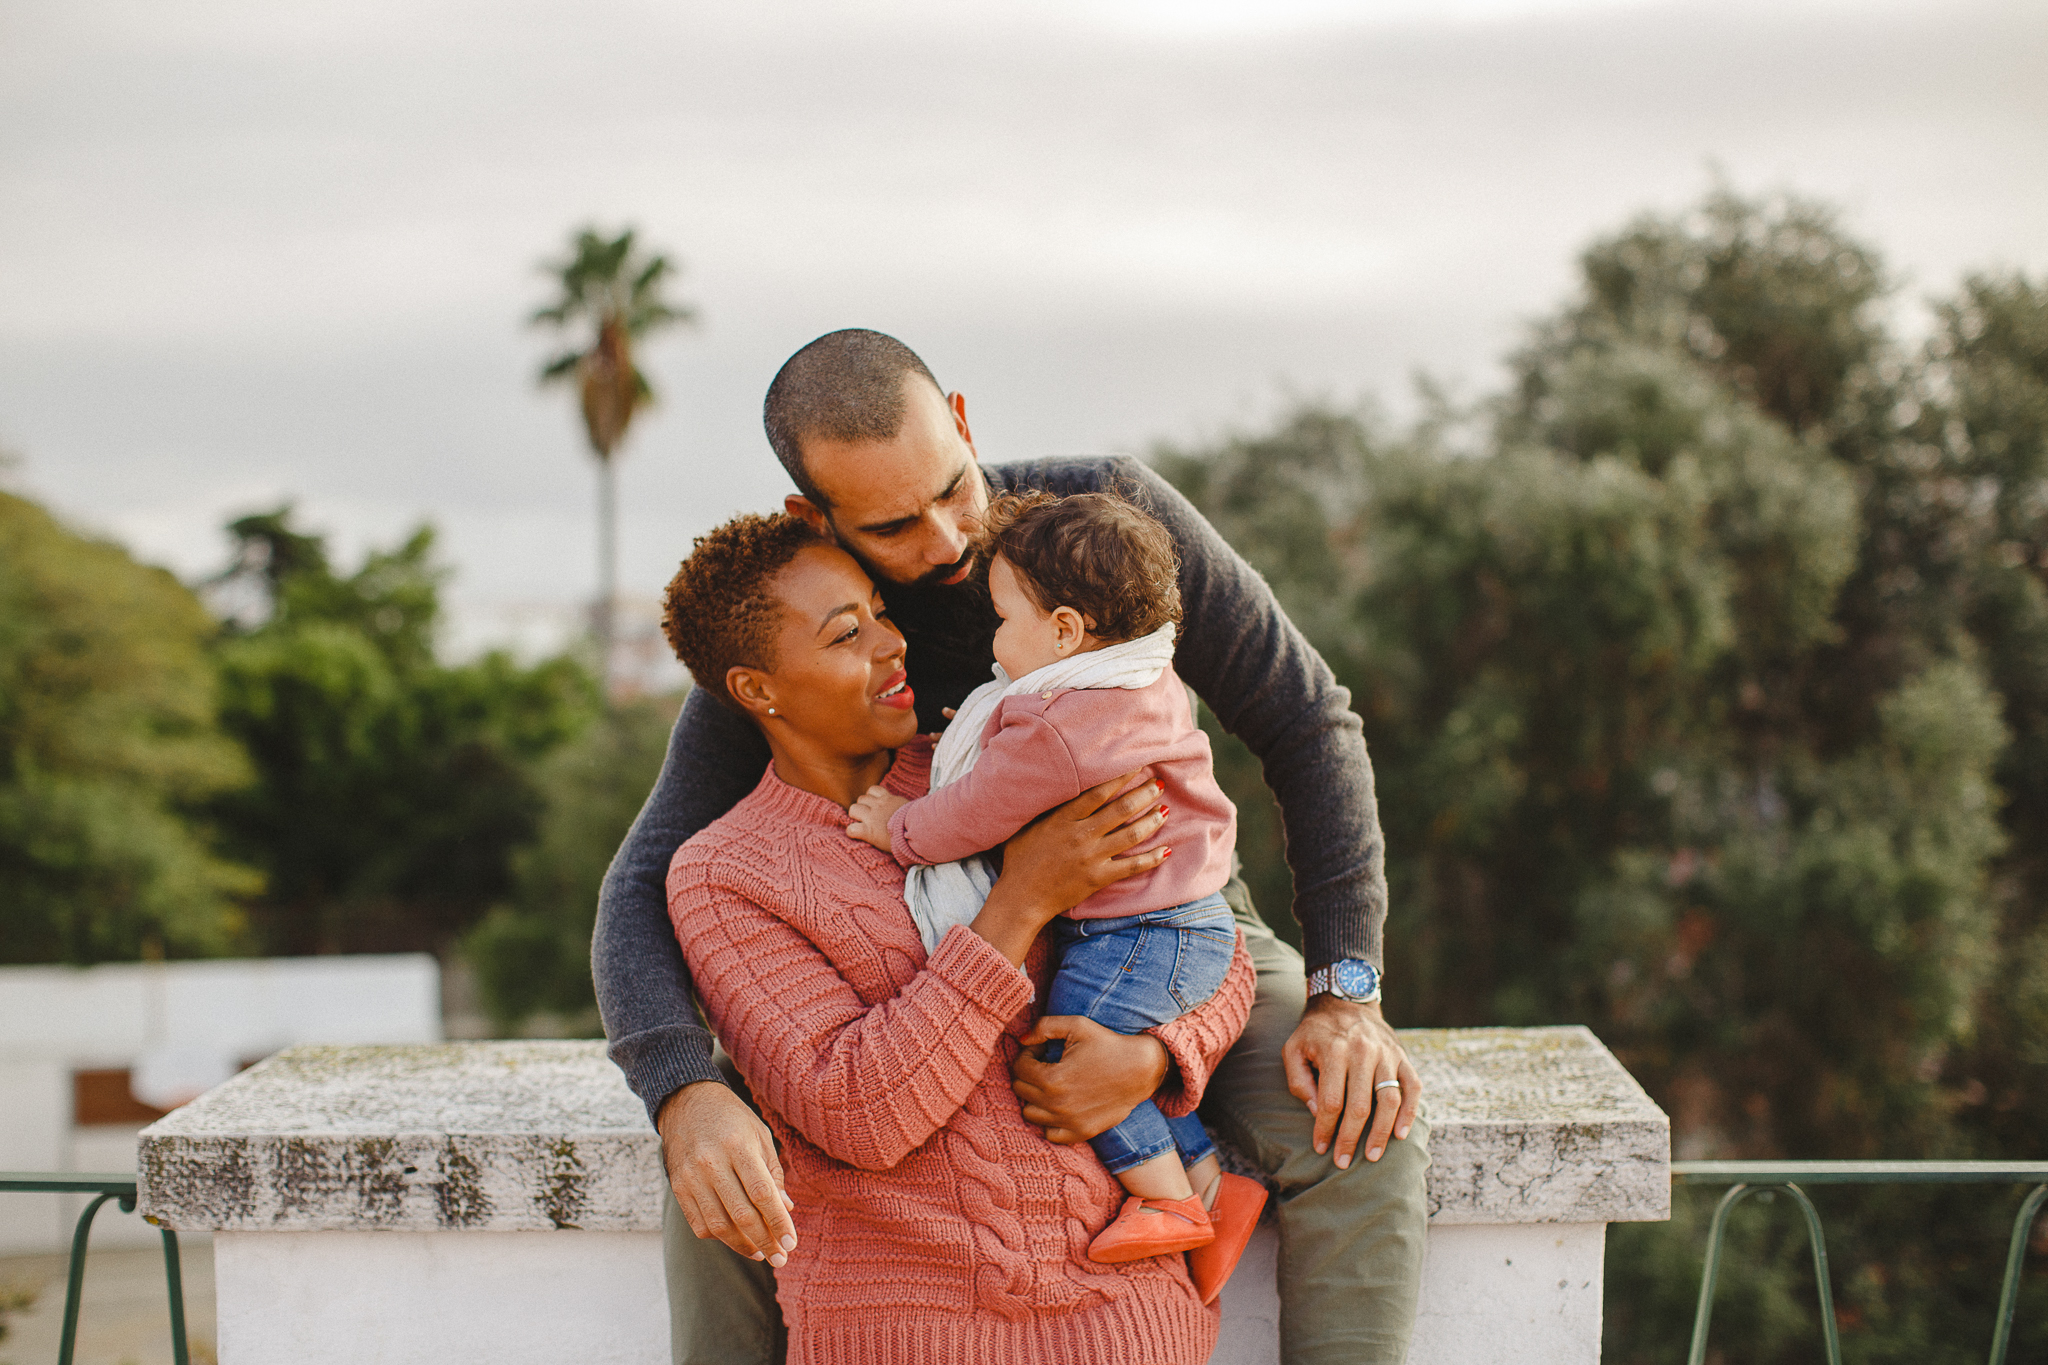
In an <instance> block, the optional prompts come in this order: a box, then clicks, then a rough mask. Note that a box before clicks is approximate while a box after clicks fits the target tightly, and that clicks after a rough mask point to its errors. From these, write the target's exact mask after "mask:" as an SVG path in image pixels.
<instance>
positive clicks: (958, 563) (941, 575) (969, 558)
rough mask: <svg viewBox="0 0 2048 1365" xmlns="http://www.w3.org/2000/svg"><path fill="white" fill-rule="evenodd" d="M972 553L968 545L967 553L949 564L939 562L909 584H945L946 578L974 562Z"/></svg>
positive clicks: (963, 580) (938, 585) (913, 585)
mask: <svg viewBox="0 0 2048 1365" xmlns="http://www.w3.org/2000/svg"><path fill="white" fill-rule="evenodd" d="M974 553H975V552H974V550H973V549H972V547H970V548H969V549H968V551H967V553H965V554H963V555H961V556H960V557H959V558H958V559H956V560H954V561H953V562H952V563H951V564H941V565H939V567H938V568H936V569H932V570H929V571H928V572H926V573H924V574H921V575H920V576H919V577H918V578H917V580H916V582H914V583H913V584H911V586H912V587H918V588H937V587H943V586H945V583H946V580H947V579H949V578H951V577H952V576H953V575H954V574H956V573H959V572H960V570H961V568H962V567H964V566H971V565H972V564H973V563H974ZM961 582H963V583H964V582H966V580H965V579H962V580H961Z"/></svg>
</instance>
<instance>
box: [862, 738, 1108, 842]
mask: <svg viewBox="0 0 2048 1365" xmlns="http://www.w3.org/2000/svg"><path fill="white" fill-rule="evenodd" d="M1080 794H1081V778H1080V770H1079V769H1078V768H1077V767H1076V766H1075V763H1074V755H1073V753H1072V752H1071V751H1070V750H1069V749H1068V747H1067V741H1066V740H1065V738H1064V737H1062V736H1061V734H1060V732H1059V728H1058V727H1057V726H1055V725H1054V724H1052V722H1050V721H1048V720H1047V719H1046V718H1045V716H1044V715H1043V714H1038V713H1033V712H1024V711H1015V712H1012V711H1006V712H1004V713H1003V721H1002V725H1001V726H1000V727H999V728H998V729H997V730H996V732H995V734H993V735H991V736H990V737H989V741H988V743H987V744H985V745H983V746H982V750H981V757H980V758H978V759H976V760H975V764H974V767H973V768H971V769H970V770H968V772H967V774H966V775H965V776H963V777H962V778H960V780H959V781H957V782H952V783H949V784H947V785H946V786H943V787H941V788H939V789H938V790H937V791H935V792H933V793H932V794H931V795H929V796H926V797H923V798H921V799H919V800H916V801H912V802H911V803H910V804H909V805H907V806H904V807H903V808H901V809H900V810H898V811H897V812H896V814H895V815H893V816H891V817H890V819H889V847H890V851H891V852H893V853H894V854H895V855H896V861H897V862H899V863H902V864H903V865H904V866H905V867H909V866H910V865H912V864H913V863H918V864H923V865H925V866H931V865H932V864H934V863H950V862H955V861H957V860H959V859H961V858H966V857H971V856H972V855H974V854H976V853H985V852H987V851H988V850H989V849H992V848H995V847H996V846H997V845H999V844H1001V843H1002V842H1003V841H1005V840H1006V839H1008V838H1009V837H1010V836H1011V835H1013V834H1015V833H1016V832H1017V831H1018V830H1020V829H1022V828H1024V826H1026V825H1028V824H1030V823H1031V822H1032V821H1033V820H1036V819H1037V818H1038V817H1039V816H1041V815H1043V814H1045V813H1046V812H1047V811H1049V810H1051V809H1052V808H1053V807H1054V806H1057V805H1059V804H1060V803H1061V802H1063V801H1071V800H1073V799H1074V798H1075V797H1076V796H1079V795H1080Z"/></svg>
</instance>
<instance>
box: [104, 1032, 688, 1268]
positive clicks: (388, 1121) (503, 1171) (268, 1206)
mask: <svg viewBox="0 0 2048 1365" xmlns="http://www.w3.org/2000/svg"><path fill="white" fill-rule="evenodd" d="M139 1146H140V1151H139V1157H140V1171H141V1183H142V1200H141V1202H142V1211H143V1213H144V1214H146V1215H148V1216H150V1217H153V1218H155V1219H157V1220H158V1221H159V1222H161V1223H164V1224H166V1225H167V1226H170V1227H174V1228H216V1229H225V1230H236V1231H245V1232H248V1231H278V1232H287V1231H292V1232H311V1231H319V1230H335V1229H355V1230H365V1229H375V1230H389V1231H410V1232H433V1231H439V1230H442V1229H449V1230H456V1229H468V1230H476V1231H493V1232H520V1231H545V1230H547V1229H551V1228H583V1229H589V1230H592V1231H604V1232H637V1231H645V1230H647V1229H649V1228H656V1227H659V1226H660V1211H661V1199H662V1196H663V1191H664V1188H665V1182H664V1181H663V1179H662V1176H661V1167H660V1148H659V1144H658V1142H657V1140H656V1138H655V1135H654V1132H653V1130H652V1129H650V1128H649V1127H648V1126H647V1111H646V1110H645V1109H643V1108H642V1107H641V1105H640V1102H639V1101H638V1100H637V1099H635V1098H634V1097H633V1094H632V1092H631V1091H630V1090H628V1089H627V1088H626V1085H625V1082H624V1080H623V1079H622V1078H621V1076H620V1075H619V1072H618V1069H617V1068H616V1067H614V1066H613V1065H612V1064H611V1063H610V1062H608V1061H607V1060H605V1055H604V1044H602V1043H585V1042H517V1043H438V1044H414V1045H400V1046H384V1047H325V1046H315V1047H295V1048H287V1049H286V1050H285V1051H283V1052H280V1053H277V1054H276V1055H275V1056H272V1057H270V1058H268V1059H267V1060H265V1061H263V1062H261V1063H259V1064H258V1065H256V1066H254V1067H251V1068H250V1069H249V1070H247V1071H245V1072H243V1073H242V1074H241V1075H239V1076H237V1077H235V1078H234V1079H233V1080H231V1081H228V1082H226V1083H225V1084H223V1085H220V1086H218V1087H216V1088H214V1089H213V1090H210V1091H208V1092H207V1093H206V1094H205V1095H203V1096H201V1097H200V1098H199V1099H197V1100H195V1101H194V1102H193V1103H191V1104H189V1105H187V1106H185V1107H184V1108H183V1109H179V1110H177V1111H176V1112H174V1113H172V1114H170V1115H168V1116H166V1117H165V1118H163V1119H160V1120H158V1121H157V1122H156V1123H154V1124H151V1125H150V1126H149V1127H148V1128H145V1129H143V1130H142V1136H141V1141H140V1144H139Z"/></svg>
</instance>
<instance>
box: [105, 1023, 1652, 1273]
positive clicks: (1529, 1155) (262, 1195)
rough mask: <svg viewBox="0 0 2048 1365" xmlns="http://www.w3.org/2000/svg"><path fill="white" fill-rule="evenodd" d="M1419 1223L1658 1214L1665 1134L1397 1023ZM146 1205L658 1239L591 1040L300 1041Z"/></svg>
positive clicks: (1513, 1041)
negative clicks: (1417, 1168)
mask: <svg viewBox="0 0 2048 1365" xmlns="http://www.w3.org/2000/svg"><path fill="white" fill-rule="evenodd" d="M1401 1037H1402V1041H1403V1042H1404V1043H1405V1044H1406V1045H1407V1047H1408V1049H1409V1052H1410V1055H1411V1056H1412V1057H1413V1058H1414V1059H1415V1065H1416V1068H1417V1070H1418V1071H1420V1072H1421V1074H1422V1077H1423V1080H1424V1082H1425V1084H1426V1086H1427V1087H1428V1088H1427V1091H1426V1096H1425V1104H1426V1112H1427V1113H1428V1115H1429V1119H1430V1125H1431V1134H1432V1136H1431V1151H1432V1162H1431V1169H1430V1173H1429V1205H1430V1219H1431V1221H1432V1222H1433V1223H1439V1224H1457V1223H1600V1222H1622V1221H1641V1220H1652V1219H1660V1218H1664V1217H1668V1216H1669V1209H1670V1198H1671V1194H1670V1163H1669V1150H1670V1141H1669V1126H1668V1124H1667V1122H1666V1120H1665V1117H1664V1114H1663V1112H1662V1111H1661V1110H1659V1109H1658V1108H1657V1107H1656V1106H1655V1105H1654V1104H1652V1103H1651V1102H1650V1099H1649V1097H1648V1096H1647V1095H1645V1094H1644V1093H1643V1091H1642V1088H1641V1087H1640V1086H1638V1085H1637V1084H1636V1083H1635V1081H1634V1079H1633V1078H1632V1077H1630V1076H1629V1074H1628V1073H1627V1072H1626V1071H1624V1070H1623V1069H1622V1067H1621V1064H1620V1063H1619V1062H1617V1061H1615V1059H1614V1057H1613V1055H1612V1054H1611V1053H1609V1052H1608V1051H1607V1049H1606V1048H1605V1047H1603V1046H1601V1044H1600V1042H1599V1040H1598V1039H1596V1038H1595V1037H1594V1036H1593V1035H1592V1033H1591V1032H1589V1031H1588V1030H1586V1029H1583V1028H1543V1029H1411V1030H1403V1031H1402V1034H1401ZM140 1145H141V1151H140V1156H141V1182H142V1211H143V1212H144V1213H145V1214H148V1215H150V1216H151V1217H154V1218H156V1219H157V1220H158V1221H160V1222H162V1223H163V1224H165V1225H167V1226H170V1227H174V1228H214V1229H221V1230H227V1231H242V1232H255V1231H279V1232H284V1231H299V1232H310V1231H319V1230H356V1231H360V1230H389V1231H414V1232H430V1231H438V1230H471V1231H505V1232H513V1231H546V1230H549V1229H555V1228H578V1229H587V1230H592V1231H607V1232H613V1231H616V1232H630V1231H653V1230H655V1229H658V1228H659V1226H660V1210H661V1207H662V1205H661V1200H662V1198H663V1197H664V1194H663V1191H664V1188H665V1182H664V1180H663V1179H662V1175H661V1169H660V1148H659V1144H658V1141H657V1139H656V1137H655V1135H654V1133H653V1131H652V1130H651V1129H650V1128H649V1127H648V1126H647V1118H646V1111H645V1110H644V1109H643V1108H642V1107H641V1105H640V1102H639V1100H638V1099H636V1098H635V1097H634V1096H633V1094H632V1092H631V1091H630V1090H628V1089H627V1088H626V1084H625V1081H624V1079H623V1078H622V1077H621V1076H620V1074H619V1072H618V1070H617V1068H615V1067H613V1066H612V1065H611V1063H610V1062H609V1061H607V1060H606V1059H605V1056H604V1046H603V1044H601V1043H585V1042H504V1043H445V1044H419V1045H401V1046H385V1047H296V1048H290V1049H287V1050H286V1051H284V1052H280V1053H278V1054H277V1055H275V1056H273V1057H271V1058H269V1059H268V1060H266V1061H264V1062H262V1063H260V1064H259V1065H257V1066H255V1067H252V1068H251V1069H249V1070H248V1071H246V1072H244V1073H242V1074H241V1075H240V1076H237V1077H235V1078H234V1079H233V1080H231V1081H228V1082H227V1083H225V1084H223V1085H221V1086H219V1087H217V1088H215V1089H214V1090H211V1091H209V1092H208V1093H207V1094H206V1095H204V1096H202V1097H201V1098H200V1099H198V1100H197V1101H195V1102H193V1103H192V1104H190V1105H187V1106H186V1107H185V1108H183V1109H180V1110H178V1111H176V1112H175V1113H173V1114H171V1115H169V1116H168V1117H166V1118H164V1119H162V1120H160V1121H159V1122H157V1123H155V1124H152V1125H151V1126H150V1127H148V1128H146V1129H144V1130H143V1132H142V1139H141V1144H140Z"/></svg>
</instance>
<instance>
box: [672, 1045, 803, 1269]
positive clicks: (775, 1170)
mask: <svg viewBox="0 0 2048 1365" xmlns="http://www.w3.org/2000/svg"><path fill="white" fill-rule="evenodd" d="M654 1126H655V1127H656V1128H657V1129H659V1130H660V1132H661V1162H662V1165H663V1166H665V1167H667V1168H668V1183H669V1185H670V1187H671V1188H672V1189H674V1190H675V1195H676V1203H677V1205H678V1206H680V1207H681V1209H682V1211H683V1217H684V1218H687V1219H688V1220H689V1222H690V1231H692V1232H694V1233H696V1234H697V1235H698V1236H699V1237H716V1238H717V1239H718V1240H719V1241H721V1242H723V1243H725V1244H726V1245H727V1246H729V1247H731V1248H732V1249H733V1250H734V1251H737V1252H738V1253H739V1254H740V1255H742V1256H745V1257H746V1258H747V1259H749V1260H753V1261H766V1262H768V1264H770V1265H772V1266H777V1267H779V1266H781V1264H782V1263H783V1262H784V1261H785V1260H787V1259H788V1256H789V1253H790V1251H792V1250H793V1249H795V1247H796V1224H795V1223H793V1222H791V1221H790V1218H789V1211H790V1210H791V1209H793V1208H795V1207H796V1206H795V1205H794V1204H792V1203H791V1202H790V1200H789V1196H788V1195H787V1194H784V1193H783V1191H782V1162H781V1161H780V1160H779V1159H778V1158H777V1157H776V1155H775V1137H774V1135H773V1134H772V1133H770V1132H769V1131H768V1125H767V1124H765V1123H763V1122H761V1120H760V1119H758V1118H756V1117H754V1111H753V1110H751V1109H749V1108H747V1103H746V1101H745V1100H742V1099H741V1098H740V1097H739V1096H738V1095H735V1094H733V1092H732V1090H731V1088H730V1087H728V1086H724V1085H721V1084H719V1083H718V1082H717V1081H698V1082H696V1083H695V1084H694V1085H686V1086H684V1087H683V1088H682V1089H681V1090H678V1091H676V1093H675V1094H673V1095H670V1096H669V1097H668V1099H667V1100H666V1101H665V1102H664V1103H663V1104H662V1106H661V1116H660V1117H659V1118H658V1119H657V1120H656V1121H655V1125H654Z"/></svg>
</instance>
